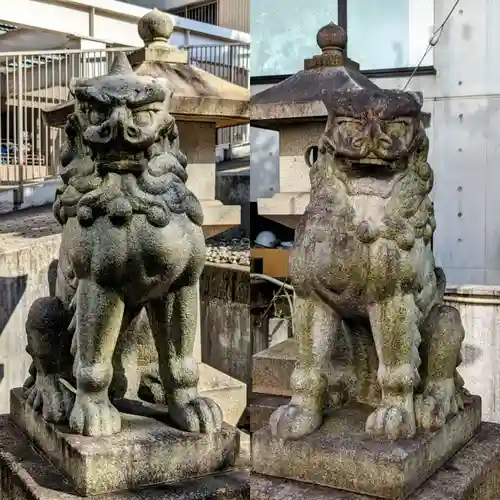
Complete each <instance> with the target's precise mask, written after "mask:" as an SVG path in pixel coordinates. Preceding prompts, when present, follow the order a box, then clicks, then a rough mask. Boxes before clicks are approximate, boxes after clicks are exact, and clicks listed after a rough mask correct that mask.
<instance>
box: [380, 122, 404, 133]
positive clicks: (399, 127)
mask: <svg viewBox="0 0 500 500" xmlns="http://www.w3.org/2000/svg"><path fill="white" fill-rule="evenodd" d="M408 125H409V123H407V122H406V121H404V120H393V121H390V122H387V123H386V124H385V127H384V128H385V133H386V134H389V135H404V134H405V133H406V131H407V127H408Z"/></svg>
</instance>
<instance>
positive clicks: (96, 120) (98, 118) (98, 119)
mask: <svg viewBox="0 0 500 500" xmlns="http://www.w3.org/2000/svg"><path fill="white" fill-rule="evenodd" d="M105 118H106V117H105V116H104V114H103V113H101V112H100V111H98V110H97V109H92V110H91V111H90V113H89V122H90V123H91V124H92V125H99V124H100V123H102V122H103V121H104V120H105Z"/></svg>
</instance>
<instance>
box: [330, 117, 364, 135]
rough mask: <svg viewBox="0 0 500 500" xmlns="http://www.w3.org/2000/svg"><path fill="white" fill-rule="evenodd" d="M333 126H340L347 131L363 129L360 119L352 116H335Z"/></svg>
mask: <svg viewBox="0 0 500 500" xmlns="http://www.w3.org/2000/svg"><path fill="white" fill-rule="evenodd" d="M335 126H336V127H341V128H342V129H344V130H346V131H349V132H353V131H361V130H363V123H362V122H361V121H360V120H354V119H352V118H337V119H336V120H335Z"/></svg>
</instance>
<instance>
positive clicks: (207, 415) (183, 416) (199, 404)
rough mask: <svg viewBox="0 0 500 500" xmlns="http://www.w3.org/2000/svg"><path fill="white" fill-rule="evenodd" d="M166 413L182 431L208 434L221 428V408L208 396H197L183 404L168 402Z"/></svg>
mask: <svg viewBox="0 0 500 500" xmlns="http://www.w3.org/2000/svg"><path fill="white" fill-rule="evenodd" d="M168 413H169V415H170V418H171V420H172V422H173V423H174V425H175V426H176V427H177V428H179V429H181V430H183V431H187V432H201V433H207V434H208V433H211V432H217V431H220V430H221V429H222V421H223V418H222V410H221V409H220V407H219V405H218V404H217V403H216V402H215V401H213V400H211V399H210V398H202V397H200V396H198V397H196V398H193V399H192V400H191V401H189V402H188V403H185V404H180V403H176V402H170V403H169V404H168Z"/></svg>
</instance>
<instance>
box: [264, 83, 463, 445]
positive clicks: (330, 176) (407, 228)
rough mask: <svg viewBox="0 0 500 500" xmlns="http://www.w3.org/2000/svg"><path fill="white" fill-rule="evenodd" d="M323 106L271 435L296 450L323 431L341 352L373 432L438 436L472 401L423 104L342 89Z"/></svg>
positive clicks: (294, 262) (404, 96) (409, 97)
mask: <svg viewBox="0 0 500 500" xmlns="http://www.w3.org/2000/svg"><path fill="white" fill-rule="evenodd" d="M324 102H325V105H326V107H327V110H328V121H327V125H326V129H325V132H324V134H323V136H322V137H321V139H320V141H319V145H318V157H317V160H316V161H315V162H314V164H313V165H312V167H311V174H310V177H311V199H310V203H309V205H308V206H307V208H306V210H305V213H304V215H303V217H302V219H301V221H300V223H299V225H298V227H297V229H296V234H295V247H294V250H293V253H292V255H291V260H290V268H291V276H292V283H293V285H294V288H295V291H296V296H297V302H296V307H295V313H294V328H295V337H296V342H297V348H298V360H297V363H296V366H295V369H294V371H293V374H292V377H291V388H292V398H291V401H290V403H289V404H288V405H286V406H282V407H280V408H279V409H277V410H276V411H275V412H274V413H273V415H272V416H271V420H270V427H271V432H272V433H273V434H274V435H275V436H277V437H280V438H283V439H298V438H301V437H304V436H306V435H308V434H311V433H312V432H314V431H315V430H316V429H318V428H319V427H321V425H322V423H323V420H324V410H325V407H327V406H328V402H329V396H330V395H329V394H328V388H329V387H332V386H335V381H333V382H332V379H334V378H335V377H336V371H338V370H337V367H336V366H335V363H333V362H332V353H333V352H334V351H335V350H336V348H337V344H338V343H339V341H342V342H343V343H344V344H345V345H347V346H350V352H351V353H353V352H354V355H352V360H351V363H352V365H354V369H353V371H354V373H355V375H356V379H357V380H356V382H355V386H356V387H355V391H354V396H353V397H354V398H355V399H357V400H358V401H360V402H366V401H369V402H371V403H372V406H373V407H374V409H373V412H372V413H371V414H370V416H369V417H368V420H367V421H366V431H367V432H368V433H369V435H371V436H372V437H375V438H381V439H390V440H397V439H403V438H412V437H413V436H414V435H415V434H416V433H417V431H418V430H419V429H422V430H435V429H438V428H440V427H442V426H443V425H444V423H445V422H446V419H447V418H449V417H450V416H453V415H455V414H457V413H458V412H459V411H461V410H462V409H463V405H464V397H465V396H466V395H467V394H468V393H467V391H466V390H465V388H464V383H463V380H462V379H461V377H460V375H459V374H458V372H457V366H458V365H459V364H460V363H461V354H460V350H461V344H462V341H463V339H464V329H463V326H462V323H461V319H460V316H459V313H458V311H457V310H456V309H455V308H453V307H451V306H448V305H446V304H443V295H444V291H445V276H444V273H443V271H442V270H441V269H440V268H437V267H436V266H435V262H434V256H433V252H432V248H431V240H432V235H433V232H434V230H435V218H434V209H433V204H432V202H431V200H430V198H429V193H430V192H431V189H432V186H433V172H432V169H431V167H430V166H429V164H428V163H427V154H428V148H429V142H428V138H427V135H426V133H425V130H424V126H423V123H422V111H421V108H422V103H423V99H422V95H421V94H418V93H413V92H403V91H398V90H371V89H370V90H347V89H346V90H341V91H337V92H332V93H330V94H328V93H324ZM348 351H349V349H348ZM340 385H341V384H338V386H340ZM330 400H331V398H330Z"/></svg>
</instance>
